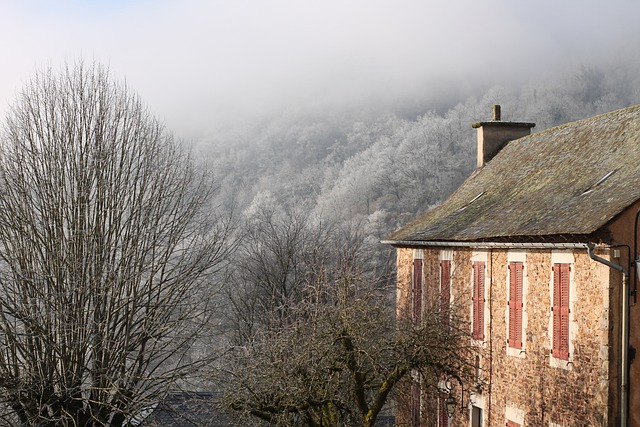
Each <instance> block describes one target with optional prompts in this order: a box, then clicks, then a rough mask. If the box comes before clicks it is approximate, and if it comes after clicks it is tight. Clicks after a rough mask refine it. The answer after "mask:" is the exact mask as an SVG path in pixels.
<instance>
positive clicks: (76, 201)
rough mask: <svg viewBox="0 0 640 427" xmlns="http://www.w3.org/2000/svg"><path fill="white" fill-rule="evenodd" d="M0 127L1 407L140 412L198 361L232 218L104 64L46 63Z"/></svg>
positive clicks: (50, 417) (52, 420)
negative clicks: (60, 66)
mask: <svg viewBox="0 0 640 427" xmlns="http://www.w3.org/2000/svg"><path fill="white" fill-rule="evenodd" d="M3 131H4V132H3V134H2V140H1V144H0V287H1V289H0V399H2V401H3V402H4V403H5V404H6V406H7V408H8V414H7V415H6V417H8V418H6V419H7V420H9V419H12V420H18V421H19V423H20V424H22V425H31V426H36V425H37V426H71V425H73V426H90V425H105V426H106V425H109V426H121V425H124V424H128V423H132V422H134V421H135V419H136V418H137V417H139V416H140V415H141V414H143V413H144V412H145V410H148V409H149V408H150V407H151V406H152V405H153V404H155V403H157V401H158V400H159V399H160V398H161V396H162V395H163V393H164V391H165V390H166V389H167V387H169V386H171V385H172V384H174V383H175V382H176V381H179V380H181V379H182V378H184V376H185V375H187V374H188V373H189V372H191V371H192V370H193V369H195V368H197V365H198V364H199V362H198V361H193V360H192V359H190V358H188V357H185V356H187V353H188V351H189V347H190V346H191V345H192V344H193V343H194V341H195V340H196V339H197V338H198V334H199V333H200V330H201V327H202V325H204V324H205V323H206V315H207V298H206V291H207V290H206V289H205V286H207V283H208V281H209V279H210V275H211V274H212V273H213V272H214V271H215V269H216V267H217V266H218V265H220V263H221V261H222V259H223V257H224V255H225V250H226V249H225V248H226V246H225V240H226V238H227V231H228V230H227V228H226V226H225V223H223V222H221V221H219V220H217V219H216V218H215V217H214V215H213V214H212V213H211V212H212V209H211V206H210V203H209V202H210V196H211V195H212V192H213V190H214V187H213V185H212V181H211V178H210V176H209V175H208V174H207V173H206V172H205V171H204V170H202V169H201V168H199V167H198V166H197V165H196V164H195V163H194V161H193V159H192V158H191V157H190V156H189V155H188V153H186V152H185V151H184V149H183V148H181V146H180V145H179V144H178V143H177V142H176V141H175V140H174V139H173V137H172V136H171V135H170V134H169V133H168V132H167V131H166V130H165V128H164V126H163V124H162V123H160V122H159V121H158V120H157V119H155V118H154V117H153V116H152V115H150V114H149V112H148V111H147V110H146V108H145V106H144V105H143V104H142V103H141V101H140V100H139V98H138V97H137V95H135V94H134V93H132V92H131V91H130V90H129V89H127V87H126V86H124V85H121V84H118V83H116V82H114V81H112V79H111V78H110V75H109V73H108V71H107V70H106V69H104V68H103V67H101V66H99V65H85V64H82V63H78V64H76V65H73V66H67V67H66V68H65V69H64V70H63V71H62V72H60V73H58V74H56V73H54V72H52V71H46V72H41V73H38V74H36V76H35V77H34V78H33V79H32V80H31V81H30V82H29V83H28V84H27V85H26V87H25V88H24V90H23V92H21V93H20V95H19V96H18V99H17V102H16V103H15V105H13V107H12V109H11V110H10V112H9V113H8V115H7V120H6V123H5V126H4V129H3Z"/></svg>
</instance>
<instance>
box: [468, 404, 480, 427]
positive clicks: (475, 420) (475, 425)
mask: <svg viewBox="0 0 640 427" xmlns="http://www.w3.org/2000/svg"><path fill="white" fill-rule="evenodd" d="M471 427H482V408H479V407H477V406H475V405H473V406H471Z"/></svg>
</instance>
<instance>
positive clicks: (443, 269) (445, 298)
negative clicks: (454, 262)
mask: <svg viewBox="0 0 640 427" xmlns="http://www.w3.org/2000/svg"><path fill="white" fill-rule="evenodd" d="M450 305H451V261H449V260H445V261H441V262H440V313H441V314H442V321H443V323H444V324H445V325H447V326H448V325H449V306H450Z"/></svg>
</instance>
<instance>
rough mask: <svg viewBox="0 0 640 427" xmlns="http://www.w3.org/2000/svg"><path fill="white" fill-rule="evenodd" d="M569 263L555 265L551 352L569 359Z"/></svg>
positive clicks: (561, 357) (558, 356)
mask: <svg viewBox="0 0 640 427" xmlns="http://www.w3.org/2000/svg"><path fill="white" fill-rule="evenodd" d="M569 274H570V265H569V264H554V265H553V308H552V310H553V347H552V349H551V353H552V354H553V356H555V357H557V358H560V359H565V360H566V359H569Z"/></svg>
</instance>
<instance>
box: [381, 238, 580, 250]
mask: <svg viewBox="0 0 640 427" xmlns="http://www.w3.org/2000/svg"><path fill="white" fill-rule="evenodd" d="M380 243H382V244H385V245H391V246H394V247H433V246H442V247H456V246H457V247H468V248H478V249H489V248H505V249H508V248H514V249H515V248H518V249H553V248H557V249H587V244H586V243H569V242H563V243H551V242H456V241H419V240H381V241H380Z"/></svg>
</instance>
